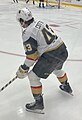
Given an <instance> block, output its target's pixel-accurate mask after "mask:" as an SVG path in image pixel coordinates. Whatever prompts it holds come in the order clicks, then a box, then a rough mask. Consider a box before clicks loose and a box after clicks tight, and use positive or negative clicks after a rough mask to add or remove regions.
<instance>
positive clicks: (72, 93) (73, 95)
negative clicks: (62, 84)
mask: <svg viewBox="0 0 82 120" xmlns="http://www.w3.org/2000/svg"><path fill="white" fill-rule="evenodd" d="M62 92H64V93H66V94H68V95H71V96H74V94H73V93H68V92H66V91H64V90H62Z"/></svg>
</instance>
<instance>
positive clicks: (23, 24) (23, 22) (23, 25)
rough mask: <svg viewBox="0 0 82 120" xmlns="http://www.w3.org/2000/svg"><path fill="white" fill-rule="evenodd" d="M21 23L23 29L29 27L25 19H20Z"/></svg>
mask: <svg viewBox="0 0 82 120" xmlns="http://www.w3.org/2000/svg"><path fill="white" fill-rule="evenodd" d="M19 22H20V24H21V26H22V27H23V28H26V27H28V24H27V22H26V21H24V20H23V19H21V18H20V19H19Z"/></svg>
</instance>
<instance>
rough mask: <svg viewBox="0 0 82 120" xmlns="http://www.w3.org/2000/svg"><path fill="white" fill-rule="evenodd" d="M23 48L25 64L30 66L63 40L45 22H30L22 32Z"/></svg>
mask: <svg viewBox="0 0 82 120" xmlns="http://www.w3.org/2000/svg"><path fill="white" fill-rule="evenodd" d="M22 39H23V45H24V48H25V54H26V59H25V62H24V63H25V64H26V65H27V66H28V67H30V66H32V65H33V63H34V62H35V61H36V60H37V59H38V57H40V56H41V55H42V54H43V53H44V52H48V51H52V50H55V49H57V48H58V47H59V46H61V44H63V41H62V40H61V38H59V37H58V36H57V35H56V33H55V32H54V31H53V30H52V29H51V28H50V27H49V26H48V25H47V24H45V23H43V22H41V21H37V22H35V21H34V22H33V23H31V24H30V25H29V26H28V27H27V28H26V29H24V30H23V32H22Z"/></svg>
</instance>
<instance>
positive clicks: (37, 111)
mask: <svg viewBox="0 0 82 120" xmlns="http://www.w3.org/2000/svg"><path fill="white" fill-rule="evenodd" d="M26 111H28V112H32V113H37V114H45V113H44V111H43V110H38V109H36V110H29V109H26Z"/></svg>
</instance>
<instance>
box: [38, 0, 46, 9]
mask: <svg viewBox="0 0 82 120" xmlns="http://www.w3.org/2000/svg"><path fill="white" fill-rule="evenodd" d="M41 7H43V8H45V7H44V0H39V8H41Z"/></svg>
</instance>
